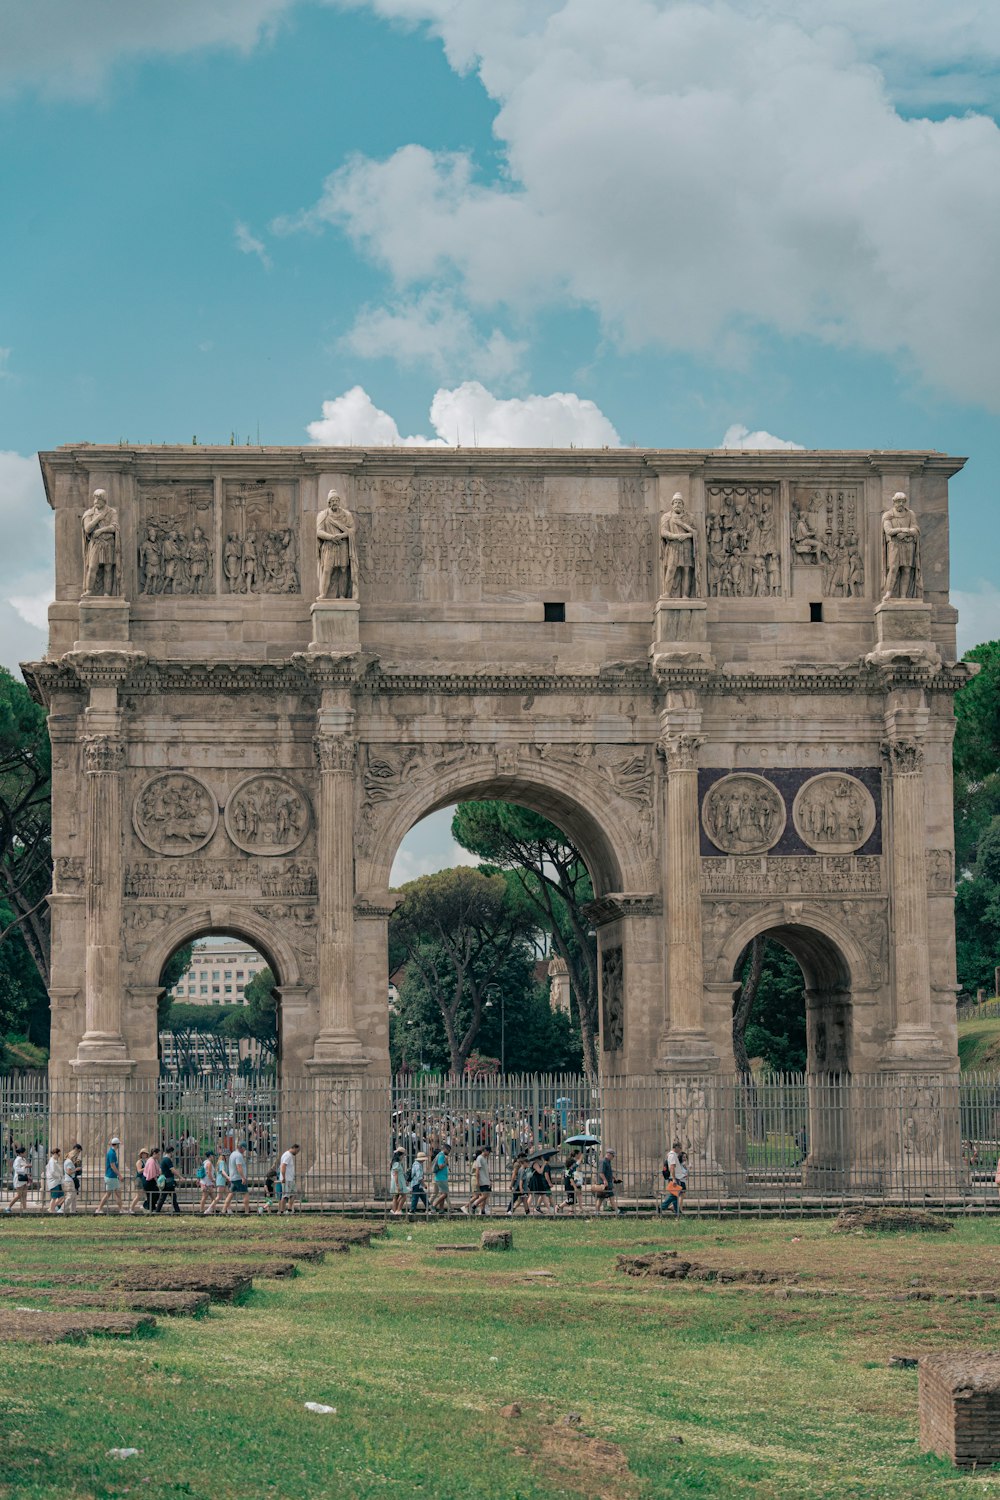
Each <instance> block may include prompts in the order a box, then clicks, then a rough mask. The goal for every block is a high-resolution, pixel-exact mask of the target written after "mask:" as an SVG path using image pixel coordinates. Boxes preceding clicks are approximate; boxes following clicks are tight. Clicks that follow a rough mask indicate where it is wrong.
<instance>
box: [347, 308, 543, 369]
mask: <svg viewBox="0 0 1000 1500" xmlns="http://www.w3.org/2000/svg"><path fill="white" fill-rule="evenodd" d="M341 343H342V346H343V347H344V348H345V349H346V350H348V351H349V352H350V353H351V354H357V355H359V356H360V358H362V359H383V358H386V357H389V358H391V359H394V360H395V361H396V363H397V364H399V365H403V366H415V365H422V366H424V367H426V368H429V369H431V370H432V371H433V372H434V373H435V374H436V375H439V376H444V377H447V376H449V375H454V374H455V373H456V372H458V373H462V374H475V375H480V376H482V378H483V379H484V380H504V379H510V377H511V376H514V375H516V374H517V373H518V372H519V370H520V366H521V361H522V359H523V357H524V354H525V351H526V349H527V344H526V343H525V342H524V341H523V340H517V339H511V338H508V337H507V335H506V334H505V333H504V332H502V330H501V329H499V328H494V329H492V330H491V331H490V333H489V334H487V335H485V336H484V335H481V334H480V333H479V330H478V329H477V328H476V325H475V322H474V321H473V319H472V317H471V316H470V315H469V313H468V312H467V311H466V309H464V308H461V307H458V306H456V304H455V302H454V300H453V299H452V298H450V297H448V296H446V295H445V294H443V293H442V292H439V291H429V292H425V293H424V294H423V295H421V296H418V297H413V298H404V299H401V300H398V301H396V302H393V303H392V304H391V305H390V306H388V307H365V308H362V310H361V312H360V313H359V314H358V316H357V318H356V319H355V322H354V326H353V327H352V328H351V330H350V332H349V333H348V334H346V335H345V337H344V338H343V339H342V340H341Z"/></svg>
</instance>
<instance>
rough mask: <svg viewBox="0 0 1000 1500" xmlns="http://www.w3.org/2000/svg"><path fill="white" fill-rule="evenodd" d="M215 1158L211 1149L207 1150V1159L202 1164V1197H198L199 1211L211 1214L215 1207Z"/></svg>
mask: <svg viewBox="0 0 1000 1500" xmlns="http://www.w3.org/2000/svg"><path fill="white" fill-rule="evenodd" d="M215 1188H216V1182H215V1158H214V1157H213V1155H212V1153H211V1151H206V1152H205V1160H204V1161H203V1162H202V1164H201V1197H200V1198H199V1199H198V1211H199V1213H203V1214H210V1213H211V1212H212V1209H213V1208H214V1207H215Z"/></svg>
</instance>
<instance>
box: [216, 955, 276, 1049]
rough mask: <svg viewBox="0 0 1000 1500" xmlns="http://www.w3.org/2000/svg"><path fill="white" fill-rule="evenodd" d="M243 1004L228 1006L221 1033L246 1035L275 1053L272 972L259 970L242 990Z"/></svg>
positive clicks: (234, 1036)
mask: <svg viewBox="0 0 1000 1500" xmlns="http://www.w3.org/2000/svg"><path fill="white" fill-rule="evenodd" d="M243 994H244V999H245V1002H246V1003H245V1004H244V1005H237V1006H234V1007H232V1009H231V1010H230V1013H229V1016H228V1018H227V1020H226V1023H225V1026H224V1027H223V1034H224V1035H225V1036H228V1037H232V1038H233V1039H234V1040H236V1041H239V1040H241V1039H242V1038H244V1037H245V1038H249V1039H250V1040H252V1041H256V1042H259V1043H260V1046H261V1048H262V1050H263V1051H264V1052H265V1053H270V1055H271V1056H272V1057H277V1054H278V996H277V993H276V991H275V988H274V975H273V974H272V973H271V970H270V969H261V970H260V971H259V972H258V973H256V974H255V975H254V976H253V978H252V979H251V981H250V983H249V984H248V985H247V987H246V989H245V990H244V992H243Z"/></svg>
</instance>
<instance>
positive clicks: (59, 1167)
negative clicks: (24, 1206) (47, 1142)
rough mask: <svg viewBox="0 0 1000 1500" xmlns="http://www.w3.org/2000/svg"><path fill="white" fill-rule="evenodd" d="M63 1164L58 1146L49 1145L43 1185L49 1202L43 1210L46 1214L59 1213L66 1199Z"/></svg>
mask: <svg viewBox="0 0 1000 1500" xmlns="http://www.w3.org/2000/svg"><path fill="white" fill-rule="evenodd" d="M62 1184H63V1164H62V1152H61V1151H60V1150H59V1147H58V1146H50V1148H49V1159H48V1161H47V1162H46V1163H45V1186H46V1188H47V1189H48V1194H49V1202H48V1207H47V1208H46V1210H45V1212H46V1213H47V1214H61V1213H62V1211H63V1206H64V1204H65V1201H66V1195H65V1193H64V1192H63V1185H62Z"/></svg>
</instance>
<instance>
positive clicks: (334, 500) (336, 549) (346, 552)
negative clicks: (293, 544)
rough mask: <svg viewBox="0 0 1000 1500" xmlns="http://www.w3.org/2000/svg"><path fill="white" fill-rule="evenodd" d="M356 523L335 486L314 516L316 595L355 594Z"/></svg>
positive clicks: (347, 596) (350, 596) (351, 596)
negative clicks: (323, 506)
mask: <svg viewBox="0 0 1000 1500" xmlns="http://www.w3.org/2000/svg"><path fill="white" fill-rule="evenodd" d="M357 529H358V523H357V521H356V520H355V518H354V516H353V515H352V514H351V512H350V511H349V510H348V509H347V506H346V505H345V504H344V502H343V500H341V498H340V496H339V495H338V493H337V491H336V490H331V491H330V493H329V494H328V495H327V497H326V510H322V511H320V513H319V515H318V516H317V517H316V577H317V594H316V597H317V599H356V598H357V597H358V544H357V535H356V534H357Z"/></svg>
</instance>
